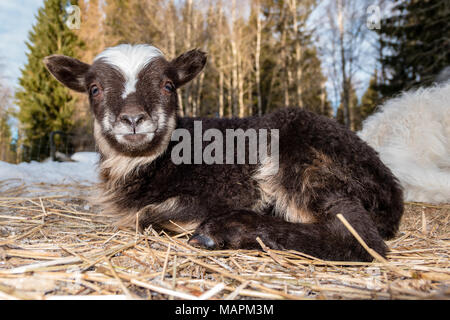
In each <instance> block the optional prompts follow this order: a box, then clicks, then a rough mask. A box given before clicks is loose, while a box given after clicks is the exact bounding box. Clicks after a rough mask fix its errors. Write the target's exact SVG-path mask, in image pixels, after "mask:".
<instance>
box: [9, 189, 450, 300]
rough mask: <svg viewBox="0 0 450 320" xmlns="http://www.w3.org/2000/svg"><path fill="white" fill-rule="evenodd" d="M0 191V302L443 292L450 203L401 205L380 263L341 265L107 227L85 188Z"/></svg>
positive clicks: (448, 287) (448, 263)
mask: <svg viewBox="0 0 450 320" xmlns="http://www.w3.org/2000/svg"><path fill="white" fill-rule="evenodd" d="M8 185H9V186H13V187H7V186H8ZM0 190H1V191H0V299H5V298H6V299H64V298H72V299H73V298H85V299H94V298H98V296H99V295H101V296H103V298H107V299H117V298H138V299H255V298H256V299H449V298H450V259H449V256H450V250H449V249H450V225H449V222H450V215H449V214H450V204H449V205H438V206H437V205H429V204H423V203H408V204H406V212H405V215H404V218H403V220H402V224H401V228H400V232H399V233H398V235H397V237H396V238H395V239H393V240H391V241H389V242H388V245H389V248H390V253H389V255H388V259H387V260H384V261H378V260H376V261H374V262H372V263H348V262H346V263H344V262H342V263H341V262H329V261H322V260H318V259H315V258H313V257H308V256H305V255H303V254H301V253H298V252H295V251H287V252H281V251H275V250H270V249H269V248H267V247H265V246H264V244H263V243H261V245H262V247H263V248H264V249H265V251H248V250H237V251H232V250H229V251H204V250H200V249H196V248H193V247H191V246H189V245H188V244H187V239H188V233H183V234H177V235H173V234H170V235H169V234H166V233H164V232H162V233H159V234H158V233H156V232H155V231H154V230H148V232H147V233H146V234H145V235H142V234H137V233H136V232H135V231H134V230H132V229H116V228H114V227H112V226H111V221H112V220H111V217H108V216H100V215H99V214H98V209H97V208H95V207H94V208H93V207H91V206H90V205H89V203H88V202H87V200H86V197H87V196H88V195H91V196H92V194H93V190H92V187H89V186H82V185H51V184H35V185H27V186H24V185H20V184H18V183H17V181H16V182H15V183H10V181H8V180H6V181H3V182H0ZM43 191H45V192H43ZM44 195H45V196H44Z"/></svg>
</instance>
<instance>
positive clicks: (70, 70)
mask: <svg viewBox="0 0 450 320" xmlns="http://www.w3.org/2000/svg"><path fill="white" fill-rule="evenodd" d="M44 64H45V66H46V67H47V69H48V71H50V73H51V74H52V75H53V76H54V77H55V78H56V80H58V81H59V82H61V83H62V84H63V85H65V86H66V87H69V88H70V89H72V90H75V91H78V92H86V85H85V83H84V82H85V81H84V76H85V75H86V72H88V70H89V67H90V65H88V64H87V63H84V62H81V61H80V60H77V59H75V58H71V57H67V56H63V55H58V54H54V55H51V56H48V57H45V58H44Z"/></svg>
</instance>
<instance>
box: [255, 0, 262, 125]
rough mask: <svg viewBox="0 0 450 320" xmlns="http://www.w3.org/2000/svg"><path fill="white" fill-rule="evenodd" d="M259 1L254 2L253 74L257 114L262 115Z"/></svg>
mask: <svg viewBox="0 0 450 320" xmlns="http://www.w3.org/2000/svg"><path fill="white" fill-rule="evenodd" d="M260 11H261V3H260V2H259V1H258V2H257V3H256V48H255V73H256V74H255V76H256V95H257V103H258V115H259V116H261V115H262V97H261V66H260V57H261V32H262V26H261V17H260Z"/></svg>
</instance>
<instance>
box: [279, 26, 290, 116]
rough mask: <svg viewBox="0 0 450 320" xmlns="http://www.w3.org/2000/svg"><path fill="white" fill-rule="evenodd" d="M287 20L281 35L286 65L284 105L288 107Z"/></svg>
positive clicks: (282, 54) (282, 55)
mask: <svg viewBox="0 0 450 320" xmlns="http://www.w3.org/2000/svg"><path fill="white" fill-rule="evenodd" d="M286 19H287V18H285V20H284V23H283V31H282V35H281V59H282V61H283V65H284V73H285V74H284V77H282V82H283V91H284V105H285V106H286V107H287V106H289V105H290V102H289V76H288V71H289V63H288V54H287V52H286V49H287V48H286V38H287V20H286Z"/></svg>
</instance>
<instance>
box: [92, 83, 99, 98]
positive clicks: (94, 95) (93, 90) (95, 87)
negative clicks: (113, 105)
mask: <svg viewBox="0 0 450 320" xmlns="http://www.w3.org/2000/svg"><path fill="white" fill-rule="evenodd" d="M90 92H91V95H92V96H93V97H96V96H98V94H99V93H100V89H99V88H98V87H97V86H96V85H95V84H94V85H93V86H92V87H91V89H90Z"/></svg>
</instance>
